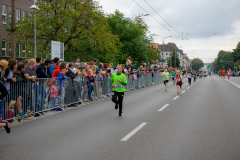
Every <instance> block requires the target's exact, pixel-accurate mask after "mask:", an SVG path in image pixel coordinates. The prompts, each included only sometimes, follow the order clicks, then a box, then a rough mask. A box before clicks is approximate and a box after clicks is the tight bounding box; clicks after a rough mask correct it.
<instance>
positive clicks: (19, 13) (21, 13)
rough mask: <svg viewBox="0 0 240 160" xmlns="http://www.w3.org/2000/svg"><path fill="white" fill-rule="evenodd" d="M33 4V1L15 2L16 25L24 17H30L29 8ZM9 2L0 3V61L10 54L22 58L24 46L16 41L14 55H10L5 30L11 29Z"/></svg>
mask: <svg viewBox="0 0 240 160" xmlns="http://www.w3.org/2000/svg"><path fill="white" fill-rule="evenodd" d="M33 4H34V1H33V0H15V12H16V15H14V16H16V25H17V24H18V23H19V22H20V21H22V20H23V19H24V18H25V17H26V16H32V12H33V10H32V9H30V7H31V6H32V5H33ZM11 6H12V4H11V0H1V1H0V13H1V17H0V41H1V43H0V59H2V58H6V59H8V58H9V56H10V55H11V54H15V55H16V58H17V57H24V55H25V54H24V52H25V46H24V45H22V44H20V43H19V42H18V41H17V39H16V42H15V44H14V45H16V53H11V45H13V44H12V43H11V42H10V39H8V35H9V32H8V31H7V29H10V28H11V25H10V24H11V16H13V15H12V14H11V11H12V8H11ZM20 53H23V54H22V55H21V54H20Z"/></svg>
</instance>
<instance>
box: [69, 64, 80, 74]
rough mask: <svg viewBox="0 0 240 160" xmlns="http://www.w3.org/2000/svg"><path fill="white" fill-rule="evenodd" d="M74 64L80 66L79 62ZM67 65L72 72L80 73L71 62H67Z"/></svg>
mask: <svg viewBox="0 0 240 160" xmlns="http://www.w3.org/2000/svg"><path fill="white" fill-rule="evenodd" d="M75 65H78V66H80V63H75ZM68 67H69V69H70V70H71V72H72V73H74V74H79V73H81V72H80V71H79V69H77V68H75V67H74V64H73V63H69V64H68Z"/></svg>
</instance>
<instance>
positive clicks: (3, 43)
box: [2, 40, 6, 56]
mask: <svg viewBox="0 0 240 160" xmlns="http://www.w3.org/2000/svg"><path fill="white" fill-rule="evenodd" d="M2 56H6V41H5V40H3V41H2Z"/></svg>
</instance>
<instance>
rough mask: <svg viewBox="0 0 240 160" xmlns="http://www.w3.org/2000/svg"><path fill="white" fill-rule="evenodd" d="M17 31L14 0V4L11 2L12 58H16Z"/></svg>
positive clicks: (13, 1) (13, 0)
mask: <svg viewBox="0 0 240 160" xmlns="http://www.w3.org/2000/svg"><path fill="white" fill-rule="evenodd" d="M15 31H16V10H15V0H12V4H11V55H10V59H15V54H16V44H15Z"/></svg>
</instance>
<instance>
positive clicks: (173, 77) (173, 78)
mask: <svg viewBox="0 0 240 160" xmlns="http://www.w3.org/2000/svg"><path fill="white" fill-rule="evenodd" d="M172 80H173V84H175V83H176V82H175V81H176V71H175V68H173V72H172Z"/></svg>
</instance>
